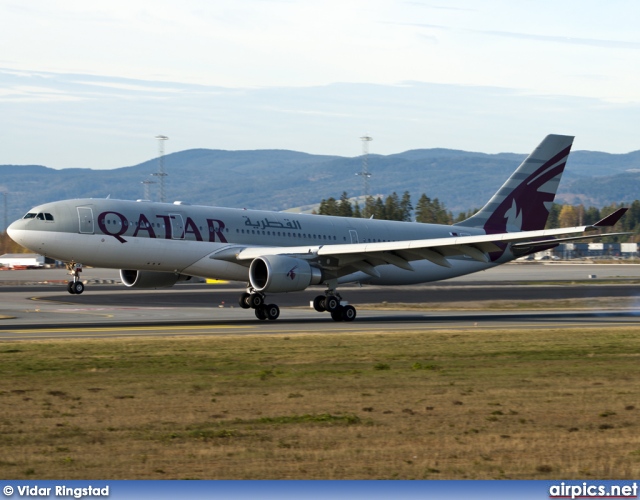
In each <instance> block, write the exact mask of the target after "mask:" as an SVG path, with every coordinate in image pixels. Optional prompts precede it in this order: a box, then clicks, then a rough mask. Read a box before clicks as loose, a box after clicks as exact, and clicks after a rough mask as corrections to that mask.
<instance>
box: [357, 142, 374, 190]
mask: <svg viewBox="0 0 640 500" xmlns="http://www.w3.org/2000/svg"><path fill="white" fill-rule="evenodd" d="M360 140H361V141H362V171H361V172H358V173H356V175H359V176H361V177H362V180H363V184H364V198H365V200H366V199H367V198H369V178H370V177H371V174H370V173H369V143H370V142H371V141H373V137H370V136H368V135H363V136H362V137H360Z"/></svg>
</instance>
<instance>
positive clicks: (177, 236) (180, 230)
mask: <svg viewBox="0 0 640 500" xmlns="http://www.w3.org/2000/svg"><path fill="white" fill-rule="evenodd" d="M169 217H171V238H173V239H174V240H184V221H183V220H182V215H180V214H169Z"/></svg>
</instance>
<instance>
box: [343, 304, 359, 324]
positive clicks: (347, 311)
mask: <svg viewBox="0 0 640 500" xmlns="http://www.w3.org/2000/svg"><path fill="white" fill-rule="evenodd" d="M354 319H356V308H355V307H353V306H344V307H343V308H342V320H343V321H353V320H354Z"/></svg>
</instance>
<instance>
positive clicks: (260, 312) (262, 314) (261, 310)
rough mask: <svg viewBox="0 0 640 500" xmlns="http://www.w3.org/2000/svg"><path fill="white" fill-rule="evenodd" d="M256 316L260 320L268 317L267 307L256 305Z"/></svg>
mask: <svg viewBox="0 0 640 500" xmlns="http://www.w3.org/2000/svg"><path fill="white" fill-rule="evenodd" d="M256 318H258V319H259V320H260V321H264V320H265V319H267V308H266V307H264V306H260V307H256Z"/></svg>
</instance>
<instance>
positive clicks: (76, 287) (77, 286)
mask: <svg viewBox="0 0 640 500" xmlns="http://www.w3.org/2000/svg"><path fill="white" fill-rule="evenodd" d="M72 288H73V293H75V294H76V295H80V294H81V293H82V292H84V283H83V282H82V281H76V282H75V283H73V286H72Z"/></svg>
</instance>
